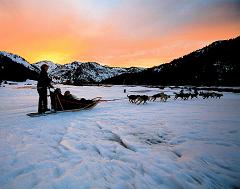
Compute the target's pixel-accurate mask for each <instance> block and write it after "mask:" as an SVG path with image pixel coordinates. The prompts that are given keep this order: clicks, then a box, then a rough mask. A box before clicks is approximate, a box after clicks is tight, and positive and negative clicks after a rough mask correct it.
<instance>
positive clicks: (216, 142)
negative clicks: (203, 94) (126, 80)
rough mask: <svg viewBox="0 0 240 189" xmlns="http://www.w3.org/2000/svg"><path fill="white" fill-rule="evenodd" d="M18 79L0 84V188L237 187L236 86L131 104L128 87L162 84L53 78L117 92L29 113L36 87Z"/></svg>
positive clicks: (85, 93) (92, 91)
mask: <svg viewBox="0 0 240 189" xmlns="http://www.w3.org/2000/svg"><path fill="white" fill-rule="evenodd" d="M23 84H24V83H19V84H18V85H6V87H0V188H1V189H29V188H34V189H99V188H100V189H101V188H104V189H105V188H106V189H155V188H156V189H158V188H159V189H172V188H173V189H175V188H176V189H178V188H179V189H181V188H186V189H188V188H190V189H191V188H194V189H198V188H206V189H208V188H209V189H210V188H211V189H221V188H222V189H228V188H229V189H237V188H240V95H239V94H234V93H223V94H224V96H223V98H221V99H205V100H204V99H202V98H199V99H192V100H187V101H184V100H173V97H172V98H171V99H170V100H168V101H167V102H165V103H164V102H148V103H147V104H146V105H136V104H130V103H129V102H128V99H126V95H127V94H146V95H153V94H155V93H158V92H160V91H161V90H160V89H158V88H146V87H139V86H138V87H134V86H132V87H126V86H112V87H96V86H84V87H76V86H60V85H59V87H60V88H61V89H62V92H64V91H65V90H70V91H71V92H72V93H73V94H75V95H76V96H78V97H85V98H94V97H97V96H101V97H103V99H107V100H111V99H118V100H115V101H107V102H101V103H100V104H98V105H97V106H96V107H95V108H94V109H92V110H85V111H79V112H67V113H59V114H54V115H48V116H42V117H35V118H31V117H28V116H26V114H27V113H29V112H35V111H36V110H37V102H38V94H37V92H36V89H32V88H31V86H25V85H23ZM21 86H22V87H21ZM124 88H125V89H126V90H127V93H123V90H124ZM163 91H165V92H166V93H168V94H170V95H172V94H173V92H174V91H173V90H170V89H169V88H166V89H164V90H163ZM175 91H176V90H175Z"/></svg>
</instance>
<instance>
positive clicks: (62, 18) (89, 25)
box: [0, 0, 240, 66]
mask: <svg viewBox="0 0 240 189" xmlns="http://www.w3.org/2000/svg"><path fill="white" fill-rule="evenodd" d="M239 2H240V1H237V0H228V1H227V0H211V1H200V0H194V1H190V0H181V1H177V0H168V1H159V0H148V1H146V0H131V1H128V0H101V1H99V0H88V1H85V0H51V1H49V0H34V1H32V0H21V1H19V0H0V22H1V26H3V27H1V30H0V36H1V44H0V45H1V46H0V48H1V49H3V50H8V51H12V52H15V53H19V54H20V55H22V56H25V57H27V58H29V60H30V61H31V62H34V61H37V60H40V58H42V57H43V56H44V53H43V52H45V54H46V59H47V58H48V57H51V56H50V55H55V54H58V56H60V55H61V54H62V55H64V57H66V58H65V59H62V60H61V62H62V63H65V62H70V61H72V60H76V59H77V60H82V61H97V62H102V63H103V64H108V65H114V66H117V65H118V66H121V65H124V66H127V65H128V64H131V65H129V66H137V65H139V64H141V65H143V64H144V62H145V66H151V65H156V64H157V60H159V63H161V62H167V61H170V60H171V59H173V58H176V57H178V56H182V55H183V54H186V53H188V52H190V51H192V50H195V49H197V48H200V47H202V46H203V45H205V44H207V43H210V42H212V41H215V40H217V39H227V38H231V37H234V36H236V35H239V31H240V13H239V11H238V10H240V9H239V8H240V3H239ZM148 60H149V61H148ZM59 61H60V60H59Z"/></svg>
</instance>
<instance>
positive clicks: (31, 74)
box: [0, 51, 39, 81]
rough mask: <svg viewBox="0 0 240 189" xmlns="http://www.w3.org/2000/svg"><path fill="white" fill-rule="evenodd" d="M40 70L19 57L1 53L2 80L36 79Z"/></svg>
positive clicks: (0, 69) (0, 72)
mask: <svg viewBox="0 0 240 189" xmlns="http://www.w3.org/2000/svg"><path fill="white" fill-rule="evenodd" d="M38 73H39V69H38V68H36V67H34V66H32V65H31V64H29V62H28V61H26V60H25V59H24V58H22V57H21V56H19V55H16V54H12V53H8V52H5V51H0V80H13V81H23V80H26V79H36V78H37V76H38Z"/></svg>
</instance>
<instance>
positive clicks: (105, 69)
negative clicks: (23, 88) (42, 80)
mask: <svg viewBox="0 0 240 189" xmlns="http://www.w3.org/2000/svg"><path fill="white" fill-rule="evenodd" d="M42 64H47V65H49V74H50V76H51V77H52V78H53V81H55V82H58V83H70V84H86V83H97V82H100V81H102V80H105V79H108V78H111V77H114V76H118V75H121V74H123V73H137V72H140V71H143V70H144V69H143V68H135V67H132V68H117V67H109V66H102V65H100V64H98V63H96V62H85V63H84V62H78V61H74V62H72V63H69V64H65V65H60V64H54V63H53V62H51V61H41V62H37V63H35V64H34V65H35V66H36V67H38V68H40V67H41V65H42Z"/></svg>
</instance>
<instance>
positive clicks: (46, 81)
mask: <svg viewBox="0 0 240 189" xmlns="http://www.w3.org/2000/svg"><path fill="white" fill-rule="evenodd" d="M48 67H49V66H48V65H47V64H43V65H42V66H41V72H40V75H39V78H38V83H37V91H38V94H39V101H38V113H44V112H46V111H48V110H49V109H48V108H47V88H48V87H50V88H54V87H53V86H52V84H51V79H50V78H49V77H48V73H47V71H48Z"/></svg>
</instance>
